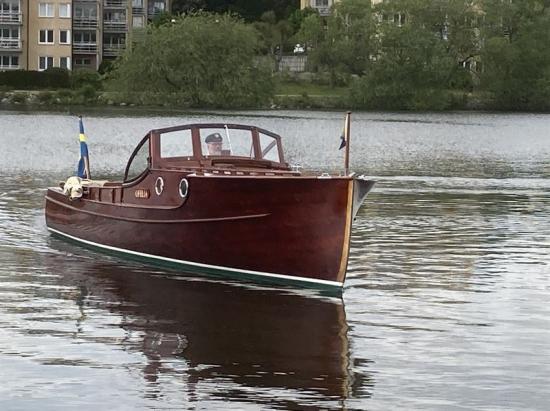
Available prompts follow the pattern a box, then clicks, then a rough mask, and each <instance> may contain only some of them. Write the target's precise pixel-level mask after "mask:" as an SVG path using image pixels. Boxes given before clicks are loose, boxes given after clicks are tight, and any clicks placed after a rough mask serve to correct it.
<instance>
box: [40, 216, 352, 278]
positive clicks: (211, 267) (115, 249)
mask: <svg viewBox="0 0 550 411" xmlns="http://www.w3.org/2000/svg"><path fill="white" fill-rule="evenodd" d="M47 228H48V230H49V231H51V232H52V233H54V234H57V235H59V236H61V237H66V238H68V239H70V240H73V241H76V242H79V243H83V244H87V245H89V246H91V247H94V248H100V249H105V250H109V251H113V252H117V253H121V254H130V255H133V256H136V257H141V258H143V259H151V260H157V261H160V262H165V263H169V264H171V265H176V266H179V267H182V266H183V267H185V266H188V267H190V268H191V267H197V268H202V269H205V270H209V271H210V270H212V271H213V272H215V273H218V274H223V272H226V273H234V274H241V275H242V274H245V275H247V276H250V277H257V278H264V279H272V280H284V282H286V283H296V284H303V285H309V286H315V285H317V286H325V287H328V288H331V289H333V288H338V289H341V288H342V286H343V284H342V283H340V282H338V281H328V280H316V279H311V278H306V277H292V276H289V275H284V274H274V273H265V272H261V271H252V270H238V269H235V268H230V267H224V266H217V265H209V264H203V263H195V262H192V261H185V260H177V259H175V258H168V257H161V256H158V255H153V254H147V253H141V252H139V251H132V250H127V249H124V248H118V247H112V246H109V245H104V244H99V243H94V242H93V241H88V240H84V239H81V238H78V237H75V236H72V235H69V234H66V233H63V232H61V231H58V230H56V229H53V228H50V227H47Z"/></svg>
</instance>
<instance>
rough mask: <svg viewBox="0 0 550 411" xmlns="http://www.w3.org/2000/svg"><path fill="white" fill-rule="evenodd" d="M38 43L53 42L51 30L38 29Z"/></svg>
mask: <svg viewBox="0 0 550 411" xmlns="http://www.w3.org/2000/svg"><path fill="white" fill-rule="evenodd" d="M38 43H39V44H53V30H40V36H39V38H38Z"/></svg>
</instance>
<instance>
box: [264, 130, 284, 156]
mask: <svg viewBox="0 0 550 411" xmlns="http://www.w3.org/2000/svg"><path fill="white" fill-rule="evenodd" d="M260 148H261V150H262V158H263V159H265V160H269V161H274V162H276V163H280V162H281V158H280V157H279V146H278V144H277V139H275V138H273V137H271V136H268V135H267V134H263V133H260Z"/></svg>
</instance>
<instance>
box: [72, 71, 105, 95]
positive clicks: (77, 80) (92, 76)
mask: <svg viewBox="0 0 550 411" xmlns="http://www.w3.org/2000/svg"><path fill="white" fill-rule="evenodd" d="M87 85H89V86H92V87H93V88H94V89H95V90H99V89H100V88H101V75H100V74H99V73H98V72H97V71H95V70H92V69H86V68H81V69H78V70H75V71H73V73H72V74H71V88H73V89H79V88H81V87H84V86H87Z"/></svg>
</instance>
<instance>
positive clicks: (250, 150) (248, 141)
mask: <svg viewBox="0 0 550 411" xmlns="http://www.w3.org/2000/svg"><path fill="white" fill-rule="evenodd" d="M200 139H201V146H202V153H203V155H204V156H206V157H215V156H238V157H248V158H253V157H254V145H253V143H252V141H253V140H252V131H251V130H241V129H234V128H232V129H230V128H227V127H225V128H203V129H201V130H200Z"/></svg>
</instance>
